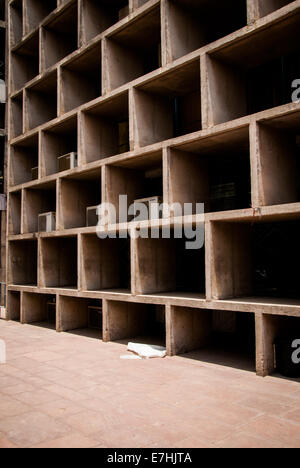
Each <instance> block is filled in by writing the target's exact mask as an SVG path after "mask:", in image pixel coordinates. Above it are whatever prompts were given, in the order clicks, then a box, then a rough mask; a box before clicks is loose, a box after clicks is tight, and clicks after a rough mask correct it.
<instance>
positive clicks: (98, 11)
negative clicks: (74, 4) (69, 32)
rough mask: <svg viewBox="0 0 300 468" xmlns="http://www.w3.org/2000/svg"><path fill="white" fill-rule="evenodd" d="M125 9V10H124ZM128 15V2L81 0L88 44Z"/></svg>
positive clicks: (126, 0)
mask: <svg viewBox="0 0 300 468" xmlns="http://www.w3.org/2000/svg"><path fill="white" fill-rule="evenodd" d="M126 7H127V8H126ZM127 14H128V0H114V1H113V2H112V1H111V0H102V1H101V2H99V0H83V24H84V35H85V40H86V42H88V41H89V40H90V39H93V38H94V37H95V36H97V35H98V34H100V33H102V32H103V31H105V30H106V29H108V28H109V27H110V26H112V25H113V24H115V23H117V22H118V21H119V20H120V19H122V18H123V17H125V16H127Z"/></svg>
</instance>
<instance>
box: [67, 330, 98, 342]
mask: <svg viewBox="0 0 300 468" xmlns="http://www.w3.org/2000/svg"><path fill="white" fill-rule="evenodd" d="M65 333H68V334H69V335H77V336H84V337H85V338H93V339H95V340H98V341H99V340H102V331H101V330H96V329H95V328H78V329H77V330H69V331H67V332H65Z"/></svg>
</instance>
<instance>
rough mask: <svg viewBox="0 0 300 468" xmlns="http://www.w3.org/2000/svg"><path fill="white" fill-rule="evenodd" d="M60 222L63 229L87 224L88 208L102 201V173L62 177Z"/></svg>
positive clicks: (95, 172) (94, 172)
mask: <svg viewBox="0 0 300 468" xmlns="http://www.w3.org/2000/svg"><path fill="white" fill-rule="evenodd" d="M60 197H61V198H60V210H61V211H60V218H59V224H60V227H61V228H63V229H72V228H79V227H86V226H87V208H89V207H92V206H97V205H99V204H100V203H101V173H100V171H99V170H97V171H92V172H87V173H84V174H82V175H81V176H79V177H76V176H71V177H68V178H63V179H61V191H60Z"/></svg>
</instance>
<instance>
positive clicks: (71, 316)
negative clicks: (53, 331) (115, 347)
mask: <svg viewBox="0 0 300 468" xmlns="http://www.w3.org/2000/svg"><path fill="white" fill-rule="evenodd" d="M101 308H102V301H101V300H98V299H84V298H79V297H67V296H60V298H59V307H58V331H60V332H68V331H73V332H75V331H76V334H77V333H78V334H82V335H88V336H92V337H95V338H98V339H100V340H101V339H102V328H103V327H102V323H101V319H100V323H99V324H97V328H95V327H94V323H93V322H91V310H92V309H93V310H95V309H97V310H98V311H100V310H101ZM98 325H99V327H98ZM88 329H90V330H88ZM92 332H93V333H92Z"/></svg>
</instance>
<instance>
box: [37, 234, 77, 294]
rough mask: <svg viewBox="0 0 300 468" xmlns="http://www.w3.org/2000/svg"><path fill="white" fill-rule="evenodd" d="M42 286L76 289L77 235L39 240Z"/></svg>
mask: <svg viewBox="0 0 300 468" xmlns="http://www.w3.org/2000/svg"><path fill="white" fill-rule="evenodd" d="M40 253H41V256H40V281H41V285H42V287H46V288H63V289H77V237H59V238H45V239H42V240H41V249H40Z"/></svg>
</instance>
